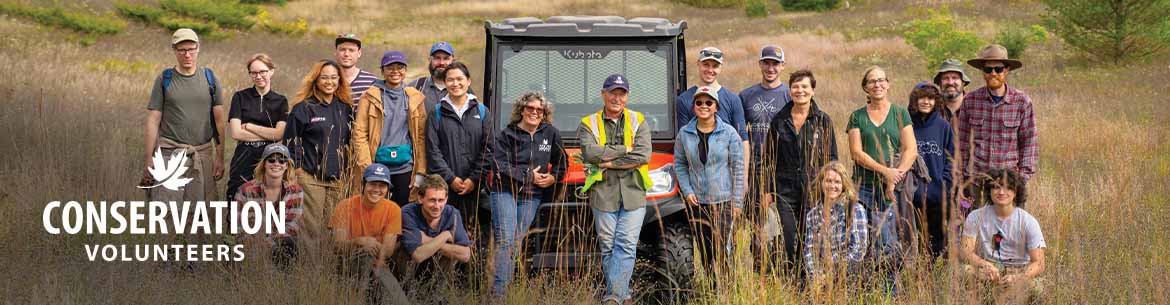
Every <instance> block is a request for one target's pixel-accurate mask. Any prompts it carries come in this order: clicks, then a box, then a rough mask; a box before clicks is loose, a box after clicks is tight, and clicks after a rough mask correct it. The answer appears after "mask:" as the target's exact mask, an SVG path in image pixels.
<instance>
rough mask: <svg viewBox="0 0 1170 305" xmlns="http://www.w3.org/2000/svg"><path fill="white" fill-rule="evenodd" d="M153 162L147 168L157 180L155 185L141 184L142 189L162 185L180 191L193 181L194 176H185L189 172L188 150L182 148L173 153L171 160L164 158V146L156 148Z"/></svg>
mask: <svg viewBox="0 0 1170 305" xmlns="http://www.w3.org/2000/svg"><path fill="white" fill-rule="evenodd" d="M150 160H151V162H152V163H153V164H151V166H150V168H148V169H147V171H148V172H150V176H151V177H152V178H154V181H157V183H155V184H154V185H139V186H138V188H140V189H152V188H156V187H159V186H162V187H164V188H166V189H168V190H172V191H178V190H179V189H181V188H183V187H184V186H187V184H188V183H191V180H192V178H183V174H184V173H186V172H187V150H186V149H180V150H176V151H174V152H172V153H171V158H170V159H169V160H163V156H162V148H155V149H154V157H153V158H151V159H150Z"/></svg>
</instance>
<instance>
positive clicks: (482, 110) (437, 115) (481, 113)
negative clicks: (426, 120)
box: [431, 102, 487, 129]
mask: <svg viewBox="0 0 1170 305" xmlns="http://www.w3.org/2000/svg"><path fill="white" fill-rule="evenodd" d="M475 106H476V107H475V109H477V110H479V121H480V122H483V117H484V116H486V115H487V107H484V105H483V103H475ZM442 110H443V103H442V102H439V103H435V116H434V117H435V119H434V120H431V122H434V124H435V129H439V126H441V125H440V124H439V120H440V119H442V118H443V116H442V115H443V113H442V112H441V111H442Z"/></svg>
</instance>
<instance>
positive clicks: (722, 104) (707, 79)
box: [674, 47, 751, 164]
mask: <svg viewBox="0 0 1170 305" xmlns="http://www.w3.org/2000/svg"><path fill="white" fill-rule="evenodd" d="M698 64H699V84H698V85H695V86H691V88H690V89H687V91H683V93H682V94H679V95H678V97H677V98H675V108H674V109H675V118H676V119H675V122H674V124H675V126H674V127H675V130H678V129H679V128H682V127H683V126H686V125H687V123H688V122H690V121H691V119H692V118H694V117H695V112H694V111H693V110H692V109H691V108H692V107H693V106H694V103H695V91H696V90H698V89H699V87H711V88H712V89H714V90H716V91H718V92H717V93H716V94H718V95H719V96H718V98H719V112H717V113H715V114H716V116H717V117H719V119H721V120H723V121H724V122H726V123H728V124H731V127H734V128H735V131H736V132H737V133H738V134H739V138H740V139H741V140H743V151H744V157H745V160H744V163H745V164H751V148H750V147H748V140H747V139H748V133H747V128H745V127H744V121H745V119H744V115H743V102H742V101H741V100H740V99H739V95H738V94H736V93H735V92H732V91H731V89H728V88H727V87H723V86H722V85H719V79H718V77H719V72H720V70H721V68H722V66H723V51H722V50H719V49H718V48H715V47H706V48H703V49H702V50H699V62H698Z"/></svg>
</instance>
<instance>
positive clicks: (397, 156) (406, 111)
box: [350, 51, 427, 205]
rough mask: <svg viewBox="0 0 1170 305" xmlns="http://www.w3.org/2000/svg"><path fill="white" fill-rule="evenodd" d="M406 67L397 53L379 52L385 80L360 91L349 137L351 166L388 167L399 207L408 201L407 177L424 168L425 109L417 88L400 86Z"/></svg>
mask: <svg viewBox="0 0 1170 305" xmlns="http://www.w3.org/2000/svg"><path fill="white" fill-rule="evenodd" d="M406 68H407V64H406V55H405V54H403V53H402V52H399V51H389V52H386V54H383V55H382V76H383V77H384V78H385V79H384V80H379V81H377V82H374V85H373V86H372V87H370V89H369V90H366V93H368V94H364V95H362V100H364V102H359V103H358V107H357V113H355V114H354V121H353V133H352V134H351V138H350V144H352V145H353V152H354V155H353V159H354V162H356V164H357V170H361V169H364V168H366V167H368V166H370V164H373V163H381V164H382V165H385V166H386V167H388V168H390V178H391V180H392V181H394V182H393V183H391V185H393V186H394V187H393V188H392V189H391V190H390V199H391V201H394V202H395V203H397V204H399V205H405V204H407V203H409V202H410V199H411V198H410V188H411V186H412V185H413V184H414V183H413V181H417V180H419V179H421V177H422V176H424V175H426V171H427V157H426V156H427V155H426V153H427V149H426V146H427V142H426V124H427V108H424V107H423V98H424V97H423V94H422V92H419V91H418V90H415V89H414V88H410V87H406V86H404V81H405V79H406ZM412 177H413V178H412Z"/></svg>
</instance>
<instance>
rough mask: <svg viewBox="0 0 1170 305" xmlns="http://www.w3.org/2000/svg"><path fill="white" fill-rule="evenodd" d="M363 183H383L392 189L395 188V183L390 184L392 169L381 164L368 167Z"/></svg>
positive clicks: (363, 174)
mask: <svg viewBox="0 0 1170 305" xmlns="http://www.w3.org/2000/svg"><path fill="white" fill-rule="evenodd" d="M362 181H365V182H370V181H381V182H386V184H388V185H390V187H394V183H393V182H390V168H387V167H386V166H385V165H382V164H381V163H374V164H370V166H367V167H366V171H365V172H363V173H362Z"/></svg>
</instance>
